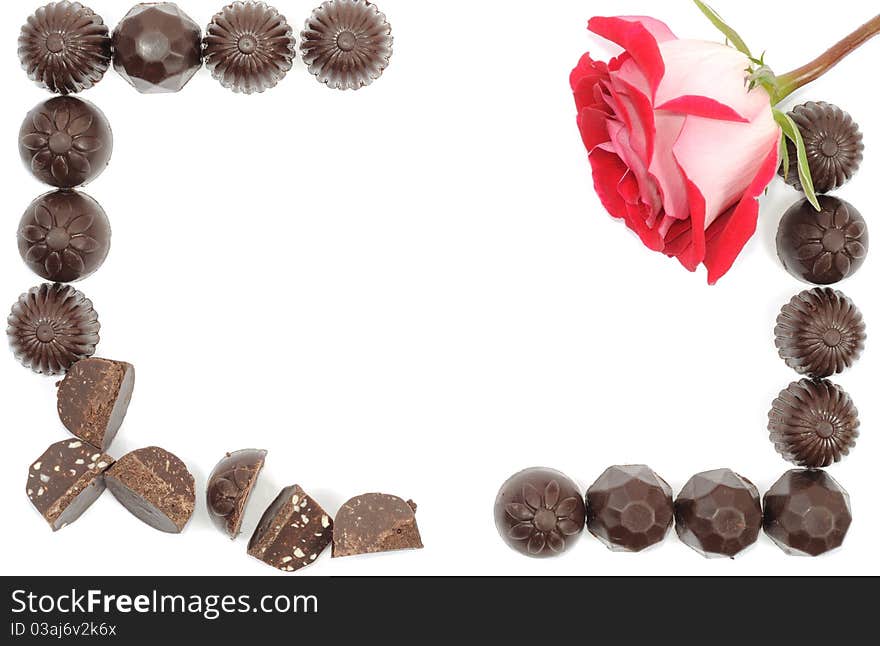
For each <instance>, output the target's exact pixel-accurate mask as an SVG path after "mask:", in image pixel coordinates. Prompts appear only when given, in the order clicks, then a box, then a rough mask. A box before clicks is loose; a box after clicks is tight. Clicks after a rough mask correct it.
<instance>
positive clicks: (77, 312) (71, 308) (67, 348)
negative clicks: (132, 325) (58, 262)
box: [6, 283, 101, 375]
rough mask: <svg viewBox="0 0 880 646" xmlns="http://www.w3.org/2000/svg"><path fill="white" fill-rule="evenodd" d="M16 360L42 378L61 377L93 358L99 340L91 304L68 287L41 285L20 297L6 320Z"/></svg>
mask: <svg viewBox="0 0 880 646" xmlns="http://www.w3.org/2000/svg"><path fill="white" fill-rule="evenodd" d="M7 323H8V325H9V326H8V327H7V328H6V335H7V336H8V337H9V346H10V348H12V352H13V354H15V358H16V359H18V360H19V361H21V363H22V365H24V366H25V367H26V368H30V369H31V370H33V371H34V372H38V373H41V374H44V375H60V374H63V373H65V372H67V369H68V368H70V366H72V365H73V364H74V363H76V362H77V361H79V360H80V359H85V358H86V357H90V356H92V355H93V354H95V346H96V345H97V344H98V341H99V340H100V338H99V336H98V331H99V330H100V329H101V324H100V323H98V313H97V312H95V309H94V308H93V307H92V301H90V300H89V299H87V298H86V297H85V295H84V294H83V293H82V292H80V291H78V290H76V289H74V288H73V287H71V286H70V285H59V284H57V283H56V284H54V285H52V284H49V283H44V284H42V285H39V286H38V287H33V288H31V289H30V290H29V291H28V292H26V293H24V294H22V295H21V296H20V297H19V299H18V301H17V302H16V303H15V305H13V306H12V312H11V313H10V315H9V318H8V319H7Z"/></svg>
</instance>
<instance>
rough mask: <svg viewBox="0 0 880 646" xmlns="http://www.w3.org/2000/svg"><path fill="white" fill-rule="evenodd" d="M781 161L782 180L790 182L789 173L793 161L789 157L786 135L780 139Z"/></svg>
mask: <svg viewBox="0 0 880 646" xmlns="http://www.w3.org/2000/svg"><path fill="white" fill-rule="evenodd" d="M779 159H781V160H782V179H783V180H785V181H788V172H789V171H790V170H791V159H789V157H788V144H787V143H786V138H785V135H784V134H783V136H782V137H780V138H779Z"/></svg>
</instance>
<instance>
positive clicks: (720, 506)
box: [675, 469, 762, 558]
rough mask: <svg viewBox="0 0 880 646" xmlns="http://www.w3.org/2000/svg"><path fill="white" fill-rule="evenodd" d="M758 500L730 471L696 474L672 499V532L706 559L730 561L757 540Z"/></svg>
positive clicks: (747, 483) (749, 485) (753, 490)
mask: <svg viewBox="0 0 880 646" xmlns="http://www.w3.org/2000/svg"><path fill="white" fill-rule="evenodd" d="M761 520H762V515H761V496H760V495H759V494H758V489H757V487H755V485H753V484H752V483H751V482H750V481H749V480H747V479H746V478H743V477H742V476H741V475H739V474H738V473H734V472H733V471H731V470H730V469H716V470H714V471H706V472H704V473H698V474H697V475H695V476H694V477H693V478H691V479H690V480H688V481H687V484H685V486H684V487H683V488H682V490H681V492H680V493H679V494H678V498H676V499H675V531H676V532H677V533H678V537H679V538H680V539H681V540H682V542H683V543H684V544H685V545H687V546H688V547H690V548H692V549H694V550H696V551H697V552H699V553H700V554H702V555H703V556H706V557H712V556H727V557H730V558H733V557H734V556H736V555H737V554H739V553H740V552H742V551H743V550H744V549H746V548H747V547H749V546H750V545H751V544H752V543H754V542H755V541H756V540H758V533H759V532H760V531H761Z"/></svg>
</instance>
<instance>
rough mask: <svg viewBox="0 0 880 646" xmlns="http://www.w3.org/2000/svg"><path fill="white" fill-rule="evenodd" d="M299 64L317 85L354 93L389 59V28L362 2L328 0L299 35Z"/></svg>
mask: <svg viewBox="0 0 880 646" xmlns="http://www.w3.org/2000/svg"><path fill="white" fill-rule="evenodd" d="M301 37H302V44H301V45H300V48H301V49H302V58H303V62H304V63H305V64H306V65H308V66H309V72H311V73H312V74H314V75H315V77H316V78H317V79H318V81H319V82H320V83H324V84H326V85H327V87H331V88H335V89H337V90H357V89H360V88H362V87H364V86H366V85H369V84H370V83H372V82H373V81H374V80H376V79H377V78H379V77H380V76H381V75H382V72H383V71H384V70H385V68H386V67H388V63H389V62H390V60H391V45H392V42H393V39H392V38H391V25H389V24H388V22H387V21H386V20H385V15H384V14H382V13H381V12H380V11H379V9H378V8H377V7H376V5H374V4H372V3H370V2H367V1H366V0H329V2H325V3H323V4H322V5H321V6H320V7H318V8H317V9H315V11H314V12H313V13H312V16H311V17H310V18H309V19H308V20H307V21H306V26H305V30H304V31H303V32H302V34H301Z"/></svg>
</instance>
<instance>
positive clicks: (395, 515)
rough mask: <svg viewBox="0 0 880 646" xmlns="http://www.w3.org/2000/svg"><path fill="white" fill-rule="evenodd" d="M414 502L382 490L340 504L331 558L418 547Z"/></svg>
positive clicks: (419, 539) (420, 541)
mask: <svg viewBox="0 0 880 646" xmlns="http://www.w3.org/2000/svg"><path fill="white" fill-rule="evenodd" d="M415 512H416V504H415V503H414V502H413V501H412V500H408V501H406V502H404V501H403V499H402V498H398V497H397V496H389V495H387V494H384V493H366V494H363V495H362V496H356V497H355V498H352V499H351V500H349V501H348V502H347V503H345V504H344V505H342V508H341V509H340V510H339V513H337V514H336V526H335V528H334V530H333V557H334V558H336V557H340V556H352V555H355V554H371V553H374V552H390V551H392V550H407V549H421V548H422V547H423V545H422V539H421V536H420V535H419V527H418V525H417V524H416V515H415Z"/></svg>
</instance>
